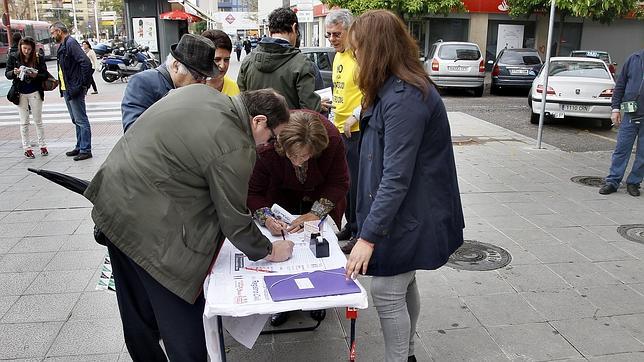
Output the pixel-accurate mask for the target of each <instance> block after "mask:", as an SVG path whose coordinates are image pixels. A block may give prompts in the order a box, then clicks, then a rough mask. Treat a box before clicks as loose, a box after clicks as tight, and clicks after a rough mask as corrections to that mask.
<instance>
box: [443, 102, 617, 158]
mask: <svg viewBox="0 0 644 362" xmlns="http://www.w3.org/2000/svg"><path fill="white" fill-rule="evenodd" d="M441 94H442V95H443V101H444V102H445V106H446V107H447V110H448V111H452V112H455V111H458V112H463V113H467V114H469V115H471V116H474V117H477V118H480V119H483V120H485V121H487V122H490V123H493V124H496V125H498V126H501V127H503V128H507V129H509V130H512V131H514V132H517V133H520V134H522V135H525V136H528V137H531V138H534V139H535V140H536V138H537V132H538V126H537V125H533V124H530V108H528V100H527V99H528V94H527V92H513V93H509V92H508V93H506V94H504V95H499V96H497V95H490V94H489V93H487V92H486V93H485V94H484V95H483V97H482V98H476V97H473V96H472V95H471V94H470V93H467V92H458V91H451V90H449V91H441ZM616 136H617V129H612V130H603V129H601V128H600V122H599V121H598V120H586V119H563V120H547V121H546V123H545V124H544V127H543V138H542V140H543V142H545V143H547V144H550V145H553V146H555V147H558V148H560V149H562V150H564V151H570V152H587V151H612V150H613V149H614V148H615V139H616ZM535 146H536V141H535Z"/></svg>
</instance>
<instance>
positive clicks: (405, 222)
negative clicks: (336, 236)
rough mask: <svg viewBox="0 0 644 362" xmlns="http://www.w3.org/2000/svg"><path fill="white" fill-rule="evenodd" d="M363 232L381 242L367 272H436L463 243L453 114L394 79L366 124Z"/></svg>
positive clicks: (433, 97) (360, 206)
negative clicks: (423, 270)
mask: <svg viewBox="0 0 644 362" xmlns="http://www.w3.org/2000/svg"><path fill="white" fill-rule="evenodd" d="M360 130H361V132H360V133H361V144H360V168H359V176H358V195H357V196H358V198H357V219H358V229H359V230H358V235H360V237H361V238H363V239H365V240H368V241H370V242H372V243H374V244H375V248H374V252H373V255H372V257H371V260H370V262H369V266H368V268H367V274H368V275H377V276H392V275H397V274H402V273H406V272H408V271H412V270H417V269H429V270H432V269H437V268H439V267H441V266H442V265H444V264H445V263H446V262H447V259H448V258H449V256H450V255H451V254H452V253H453V252H454V251H455V250H456V249H458V247H459V246H461V244H463V228H464V227H465V222H464V220H463V209H462V207H461V198H460V194H459V190H458V180H457V178H456V165H455V163H454V152H453V150H452V142H451V134H450V127H449V122H448V120H447V112H446V111H445V106H444V105H443V101H442V100H441V98H440V96H439V95H438V92H437V91H436V90H435V89H434V87H431V89H430V90H429V94H428V96H427V98H426V99H423V94H422V92H420V91H419V90H418V89H417V88H415V87H413V86H410V85H409V84H406V83H405V82H403V81H402V80H400V79H398V78H397V77H395V76H392V77H390V78H389V80H387V82H385V84H384V86H383V87H382V88H381V89H380V91H379V93H378V98H377V99H376V103H375V105H373V106H371V107H369V108H368V109H367V110H365V113H364V115H363V117H362V120H361V121H360Z"/></svg>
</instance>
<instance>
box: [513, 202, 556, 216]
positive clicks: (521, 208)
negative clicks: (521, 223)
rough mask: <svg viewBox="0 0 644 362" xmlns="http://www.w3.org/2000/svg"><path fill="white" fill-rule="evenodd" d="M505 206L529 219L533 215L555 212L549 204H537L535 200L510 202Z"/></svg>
mask: <svg viewBox="0 0 644 362" xmlns="http://www.w3.org/2000/svg"><path fill="white" fill-rule="evenodd" d="M501 202H503V201H501ZM505 206H507V207H509V208H510V209H511V210H512V211H514V212H515V213H517V214H518V215H519V216H523V217H526V218H527V219H530V217H531V216H533V215H551V214H554V213H555V212H554V211H552V209H550V208H548V207H547V206H544V205H540V204H537V203H535V202H534V201H531V202H515V203H508V204H506V205H505Z"/></svg>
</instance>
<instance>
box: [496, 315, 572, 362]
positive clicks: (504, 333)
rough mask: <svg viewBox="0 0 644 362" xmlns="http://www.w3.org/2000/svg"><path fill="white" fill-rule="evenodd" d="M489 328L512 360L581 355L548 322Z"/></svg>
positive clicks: (537, 359)
mask: <svg viewBox="0 0 644 362" xmlns="http://www.w3.org/2000/svg"><path fill="white" fill-rule="evenodd" d="M488 330H489V331H490V334H491V335H492V338H493V339H494V340H495V341H496V342H497V343H498V344H499V346H501V349H503V351H505V353H506V354H507V355H508V356H509V357H510V359H511V360H524V361H547V360H554V359H563V358H578V357H581V355H580V354H579V352H577V351H576V350H575V348H574V347H573V346H571V345H570V343H568V342H567V341H566V340H565V339H564V338H563V337H561V335H560V334H559V332H557V331H556V330H554V329H553V328H552V327H551V326H550V325H549V324H548V323H530V324H522V325H514V326H496V327H489V328H488Z"/></svg>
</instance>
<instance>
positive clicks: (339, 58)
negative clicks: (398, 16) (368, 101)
mask: <svg viewBox="0 0 644 362" xmlns="http://www.w3.org/2000/svg"><path fill="white" fill-rule="evenodd" d="M352 22H353V15H351V12H350V11H349V10H346V9H339V10H333V11H331V12H329V13H328V14H327V16H326V19H325V24H324V25H325V28H326V34H325V35H324V37H325V38H327V39H329V42H330V43H331V46H333V48H334V49H335V51H336V55H335V58H334V59H333V78H332V79H333V99H332V104H333V107H334V110H333V117H332V119H333V124H335V126H336V127H337V128H338V130H339V131H340V134H341V135H342V139H343V140H344V149H345V152H346V156H347V164H348V165H349V179H350V186H349V192H348V193H347V209H346V212H345V217H346V219H347V224H346V225H345V227H344V228H343V229H342V230H341V231H340V232H339V233H338V240H347V242H346V244H345V245H343V246H342V247H341V249H342V251H343V252H345V253H347V254H348V253H350V252H351V249H352V248H353V245H355V243H356V235H357V233H358V224H357V222H356V194H357V188H356V184H357V181H358V162H359V157H358V151H359V149H360V134H359V132H360V127H359V122H358V118H360V109H361V102H362V92H361V91H360V88H358V85H357V84H356V82H355V79H356V76H355V72H356V71H357V65H356V58H355V55H354V54H353V51H352V50H351V49H347V30H349V26H350V25H351V23H352ZM324 105H325V106H327V107H329V106H331V103H327V104H324Z"/></svg>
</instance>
